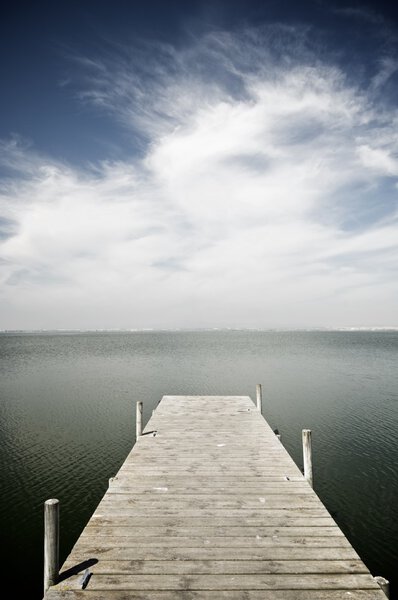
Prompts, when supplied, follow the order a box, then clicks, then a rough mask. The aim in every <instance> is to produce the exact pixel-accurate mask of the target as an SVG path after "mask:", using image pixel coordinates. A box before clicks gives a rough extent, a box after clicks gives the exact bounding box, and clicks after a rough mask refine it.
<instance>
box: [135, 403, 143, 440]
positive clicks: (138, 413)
mask: <svg viewBox="0 0 398 600" xmlns="http://www.w3.org/2000/svg"><path fill="white" fill-rule="evenodd" d="M141 435H142V402H141V401H140V400H138V402H137V405H136V416H135V437H136V439H137V440H138V438H139V437H140V436H141Z"/></svg>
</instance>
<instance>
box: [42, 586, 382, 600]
mask: <svg viewBox="0 0 398 600" xmlns="http://www.w3.org/2000/svg"><path fill="white" fill-rule="evenodd" d="M47 598H48V600H348V599H349V600H382V597H381V596H380V595H378V596H375V593H374V590H350V591H349V595H348V592H347V590H344V589H342V590H261V591H259V590H245V591H244V592H242V591H240V590H239V591H234V590H217V591H212V590H201V591H195V590H189V591H188V590H172V591H157V590H149V591H148V590H147V591H143V590H139V591H134V590H130V591H128V592H126V591H125V590H106V591H100V590H95V591H90V590H88V589H87V590H84V591H61V590H59V589H57V588H56V589H52V590H50V591H49V592H48V595H47ZM384 600H385V597H384Z"/></svg>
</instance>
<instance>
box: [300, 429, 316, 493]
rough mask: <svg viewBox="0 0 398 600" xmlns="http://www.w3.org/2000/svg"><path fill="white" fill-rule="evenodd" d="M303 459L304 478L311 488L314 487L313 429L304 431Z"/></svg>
mask: <svg viewBox="0 0 398 600" xmlns="http://www.w3.org/2000/svg"><path fill="white" fill-rule="evenodd" d="M302 435H303V459H304V477H305V478H306V480H307V481H308V483H309V484H310V486H311V487H314V479H313V475H312V444H311V429H303V432H302Z"/></svg>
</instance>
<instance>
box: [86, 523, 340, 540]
mask: <svg viewBox="0 0 398 600" xmlns="http://www.w3.org/2000/svg"><path fill="white" fill-rule="evenodd" d="M95 523H96V522H95V521H91V522H90V523H89V525H88V526H87V527H86V528H85V530H84V532H83V533H82V535H81V537H84V536H89V537H91V536H96V537H97V536H113V537H124V536H126V537H129V538H142V537H153V536H155V537H162V536H170V535H177V534H178V535H179V536H182V537H185V536H191V537H198V536H210V537H247V536H250V535H252V536H255V535H260V536H267V537H272V536H279V537H285V536H287V537H305V538H308V537H311V538H312V537H329V536H330V537H343V533H342V532H341V530H340V529H338V528H337V527H242V526H237V527H228V526H225V525H224V526H222V527H206V526H204V527H195V526H193V525H191V526H190V527H176V526H174V527H170V526H169V527H160V526H158V527H154V526H151V525H148V526H147V527H137V526H133V525H128V524H123V525H119V526H117V525H114V526H109V525H105V524H100V525H96V524H95Z"/></svg>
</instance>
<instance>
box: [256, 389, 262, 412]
mask: <svg viewBox="0 0 398 600" xmlns="http://www.w3.org/2000/svg"><path fill="white" fill-rule="evenodd" d="M256 400H257V410H258V411H259V412H260V413H262V409H263V390H262V387H261V383H258V384H257V385H256Z"/></svg>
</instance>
